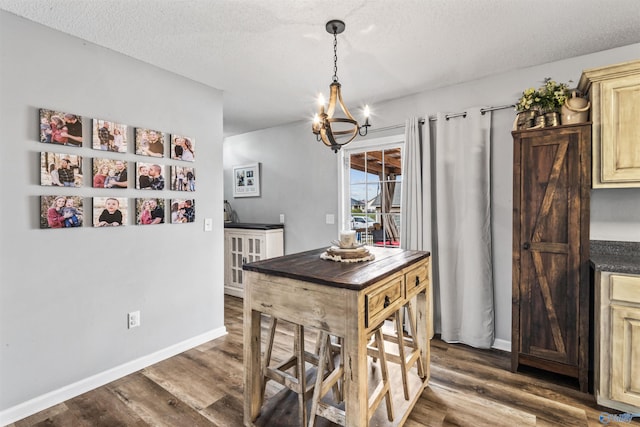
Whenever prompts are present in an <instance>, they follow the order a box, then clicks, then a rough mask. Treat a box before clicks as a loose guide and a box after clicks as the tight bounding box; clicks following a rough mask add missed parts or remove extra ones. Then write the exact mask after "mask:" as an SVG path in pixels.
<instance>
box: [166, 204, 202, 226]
mask: <svg viewBox="0 0 640 427" xmlns="http://www.w3.org/2000/svg"><path fill="white" fill-rule="evenodd" d="M195 220H196V201H195V200H194V199H171V224H184V223H187V222H194V221H195Z"/></svg>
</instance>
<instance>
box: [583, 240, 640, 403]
mask: <svg viewBox="0 0 640 427" xmlns="http://www.w3.org/2000/svg"><path fill="white" fill-rule="evenodd" d="M591 247H592V251H593V252H596V253H594V254H592V259H591V262H592V265H593V266H594V285H595V312H594V315H595V322H594V324H595V343H594V344H595V346H594V391H595V395H596V401H597V402H598V404H599V405H602V406H606V407H608V408H613V409H617V410H619V411H623V412H628V413H633V414H637V413H640V258H639V257H638V256H637V254H638V253H640V243H638V242H606V241H600V242H597V245H596V242H592V245H591Z"/></svg>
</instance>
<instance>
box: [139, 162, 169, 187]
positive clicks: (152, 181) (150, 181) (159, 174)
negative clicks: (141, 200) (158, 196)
mask: <svg viewBox="0 0 640 427" xmlns="http://www.w3.org/2000/svg"><path fill="white" fill-rule="evenodd" d="M164 186H165V180H164V166H163V165H159V164H157V163H146V162H136V188H137V189H139V190H164Z"/></svg>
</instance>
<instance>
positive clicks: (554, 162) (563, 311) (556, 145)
mask: <svg viewBox="0 0 640 427" xmlns="http://www.w3.org/2000/svg"><path fill="white" fill-rule="evenodd" d="M579 149H580V146H579V138H578V134H577V133H575V132H573V133H567V134H561V135H559V134H557V133H547V134H542V135H536V136H535V138H533V137H532V138H526V139H523V141H522V151H521V152H522V158H521V165H522V166H521V167H522V195H521V200H520V203H521V208H520V209H521V218H522V220H521V228H520V232H521V237H520V239H521V242H523V244H524V245H526V249H525V250H523V251H522V255H521V263H522V268H521V281H520V293H521V301H520V304H521V325H520V330H521V344H522V348H521V351H522V353H526V354H530V355H533V356H538V357H541V358H544V359H548V360H553V361H556V362H560V363H566V364H570V365H574V366H575V365H577V363H578V352H577V348H578V341H577V340H578V333H577V328H578V321H577V320H578V302H579V293H578V290H579V280H580V275H579V257H580V245H579V241H580V237H579V233H578V231H579V229H580V219H581V217H580V208H581V206H580V204H581V200H580V198H579V197H577V195H578V194H580V185H581V180H580V169H579V167H578V165H579V162H580V155H579V154H580V153H579Z"/></svg>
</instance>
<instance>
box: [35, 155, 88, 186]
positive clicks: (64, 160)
mask: <svg viewBox="0 0 640 427" xmlns="http://www.w3.org/2000/svg"><path fill="white" fill-rule="evenodd" d="M40 185H50V186H54V187H56V186H57V187H82V157H81V156H77V155H74V154H63V153H45V152H42V153H40Z"/></svg>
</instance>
